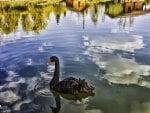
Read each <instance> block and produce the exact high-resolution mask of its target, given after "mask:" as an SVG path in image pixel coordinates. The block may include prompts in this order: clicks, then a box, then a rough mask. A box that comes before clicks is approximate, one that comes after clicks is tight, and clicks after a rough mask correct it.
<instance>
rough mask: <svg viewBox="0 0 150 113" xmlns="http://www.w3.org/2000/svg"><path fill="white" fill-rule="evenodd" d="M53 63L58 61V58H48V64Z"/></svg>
mask: <svg viewBox="0 0 150 113" xmlns="http://www.w3.org/2000/svg"><path fill="white" fill-rule="evenodd" d="M55 61H58V57H56V56H52V57H50V58H49V60H48V64H51V63H52V62H55Z"/></svg>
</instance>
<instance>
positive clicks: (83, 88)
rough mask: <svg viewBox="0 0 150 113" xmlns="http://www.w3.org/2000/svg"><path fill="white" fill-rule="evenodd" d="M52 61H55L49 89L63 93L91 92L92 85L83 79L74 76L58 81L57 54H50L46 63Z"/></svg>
mask: <svg viewBox="0 0 150 113" xmlns="http://www.w3.org/2000/svg"><path fill="white" fill-rule="evenodd" d="M52 62H54V63H55V70H54V76H53V78H52V80H51V81H50V83H49V86H50V88H51V89H53V90H55V91H57V92H59V93H65V94H73V95H76V94H81V93H85V94H93V92H92V91H93V90H94V87H93V86H90V85H88V84H87V82H86V81H85V80H84V79H83V80H82V79H80V78H79V79H77V78H74V77H68V78H65V79H64V80H62V81H59V59H58V57H57V56H52V57H50V58H49V60H48V64H51V63H52Z"/></svg>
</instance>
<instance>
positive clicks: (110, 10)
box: [105, 2, 123, 17]
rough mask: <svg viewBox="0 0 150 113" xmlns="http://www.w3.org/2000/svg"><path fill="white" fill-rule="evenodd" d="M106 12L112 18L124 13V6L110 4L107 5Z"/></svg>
mask: <svg viewBox="0 0 150 113" xmlns="http://www.w3.org/2000/svg"><path fill="white" fill-rule="evenodd" d="M105 12H106V13H107V14H109V15H110V16H111V17H115V16H118V15H120V14H121V13H122V12H123V6H122V4H121V3H113V2H108V3H106V9H105Z"/></svg>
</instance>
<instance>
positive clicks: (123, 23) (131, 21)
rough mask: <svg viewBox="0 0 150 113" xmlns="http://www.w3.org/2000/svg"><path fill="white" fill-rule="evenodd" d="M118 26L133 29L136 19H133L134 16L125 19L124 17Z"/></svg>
mask: <svg viewBox="0 0 150 113" xmlns="http://www.w3.org/2000/svg"><path fill="white" fill-rule="evenodd" d="M118 24H119V26H120V27H123V28H126V27H131V26H133V24H134V17H132V16H130V17H129V18H128V17H125V18H123V17H122V18H120V19H119V22H118ZM128 25H129V26H128Z"/></svg>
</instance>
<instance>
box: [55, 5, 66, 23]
mask: <svg viewBox="0 0 150 113" xmlns="http://www.w3.org/2000/svg"><path fill="white" fill-rule="evenodd" d="M66 10H67V8H66V5H64V4H57V5H54V10H53V11H54V14H55V16H56V22H57V24H58V23H59V20H60V17H61V14H64V15H65V13H66Z"/></svg>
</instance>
